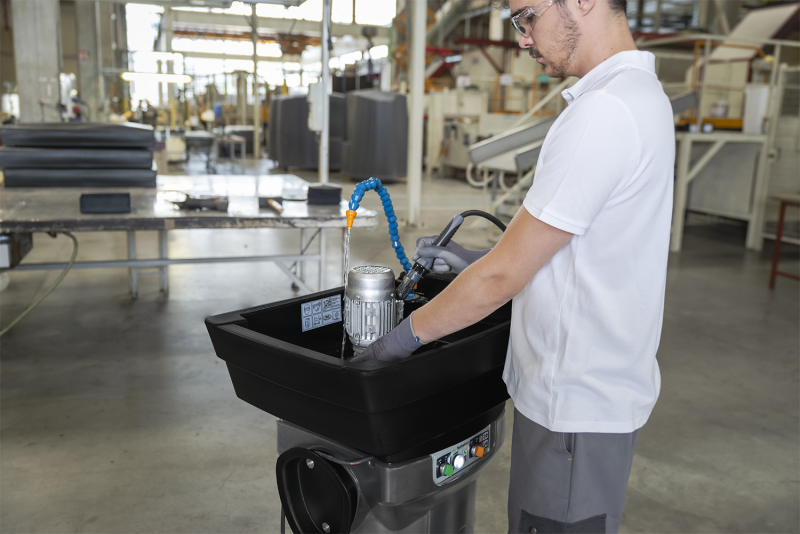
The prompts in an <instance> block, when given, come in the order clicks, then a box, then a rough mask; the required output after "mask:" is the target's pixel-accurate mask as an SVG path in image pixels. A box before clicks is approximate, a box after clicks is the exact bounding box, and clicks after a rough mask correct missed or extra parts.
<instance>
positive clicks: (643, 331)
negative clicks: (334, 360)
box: [360, 0, 674, 533]
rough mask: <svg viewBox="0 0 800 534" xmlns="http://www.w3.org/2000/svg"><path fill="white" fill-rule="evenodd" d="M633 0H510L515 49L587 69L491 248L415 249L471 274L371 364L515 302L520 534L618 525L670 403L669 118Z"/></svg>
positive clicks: (382, 343) (382, 344)
mask: <svg viewBox="0 0 800 534" xmlns="http://www.w3.org/2000/svg"><path fill="white" fill-rule="evenodd" d="M625 4H626V0H511V1H510V10H511V14H512V18H511V21H512V24H513V26H514V27H515V28H516V29H517V31H518V32H519V34H520V37H519V43H520V46H521V47H522V48H525V49H527V50H528V52H529V54H530V56H531V57H532V58H534V59H535V60H536V61H537V62H538V63H540V64H541V65H543V66H544V69H545V72H546V73H547V74H548V75H549V76H551V77H556V78H558V77H564V76H577V77H578V78H580V79H579V81H578V82H577V83H576V84H575V85H574V86H573V87H572V88H570V89H567V90H565V91H564V92H563V96H564V98H565V99H566V100H567V103H568V104H569V105H568V107H567V109H566V110H565V111H564V112H563V113H562V114H561V116H560V117H559V118H558V120H557V121H556V123H555V124H554V125H553V127H552V128H551V130H550V132H549V133H548V134H547V138H546V140H545V143H544V145H543V147H542V151H541V155H540V156H539V162H538V164H537V168H536V175H535V179H534V182H533V185H532V187H531V189H530V191H529V192H528V194H527V197H526V198H525V201H524V203H523V207H522V208H521V209H520V210H519V212H518V213H517V214H516V216H515V217H514V219H513V220H512V221H511V223H510V225H509V227H508V229H507V230H506V232H505V234H504V235H503V237H502V238H501V239H500V241H499V242H498V243H497V245H496V246H495V247H494V248H493V249H491V251H485V252H476V251H466V250H465V249H463V248H461V247H459V246H458V245H455V244H451V245H448V247H444V248H437V247H429V246H427V245H429V244H430V242H431V240H430V239H427V238H423V239H422V240H420V242H419V243H418V250H417V252H416V254H417V256H422V257H435V258H437V261H436V264H435V266H438V267H437V268H439V269H441V268H442V267H444V268H448V267H449V268H451V269H452V270H454V271H456V272H459V271H461V270H462V269H463V272H461V273H460V274H459V276H458V277H457V278H456V279H455V280H454V281H453V282H452V283H451V284H450V285H449V286H448V288H447V289H446V290H445V291H443V292H442V293H441V294H440V295H439V296H438V297H436V298H435V299H433V300H432V301H431V302H430V303H428V304H427V305H426V306H424V307H422V308H420V309H419V310H418V311H416V312H414V314H413V315H412V316H411V317H409V318H407V319H406V320H405V321H403V322H402V323H401V324H400V325H398V327H397V328H395V329H394V330H393V331H392V332H390V333H389V334H387V335H386V336H384V337H383V338H381V339H379V340H378V341H376V342H375V343H374V344H373V345H372V346H371V347H369V348H368V349H367V351H366V352H365V354H364V355H362V357H361V358H360V359H369V358H378V359H382V360H394V359H398V358H403V357H406V356H408V355H409V354H411V352H413V351H414V350H416V349H417V348H418V347H420V346H422V344H424V343H427V342H430V341H433V340H434V339H437V338H440V337H442V336H445V335H447V334H450V333H452V332H454V331H457V330H460V329H462V328H464V327H466V326H468V325H470V324H472V323H474V322H477V321H478V320H480V319H482V318H483V317H485V316H487V315H488V314H489V313H491V312H492V311H494V310H495V309H497V308H498V307H500V306H501V305H503V304H504V303H505V302H507V301H508V300H509V299H512V298H513V313H512V320H511V339H510V342H509V346H508V356H507V359H506V366H505V371H504V375H503V379H504V380H505V382H506V385H507V387H508V390H509V393H510V395H511V398H512V399H513V401H514V405H515V408H516V409H515V413H514V429H513V438H512V449H511V456H512V458H511V483H510V488H509V501H508V521H509V532H525V533H527V532H539V533H542V532H617V531H618V529H619V525H620V520H621V516H622V510H623V506H624V503H625V492H626V489H627V484H628V476H629V474H630V467H631V462H632V459H633V452H634V447H635V444H636V438H637V436H638V433H639V429H640V428H641V427H642V425H644V423H645V422H646V421H647V418H648V417H649V415H650V412H651V411H652V409H653V406H654V404H655V402H656V399H657V397H658V393H659V389H660V375H659V371H658V364H657V363H656V359H655V356H656V350H657V348H658V343H659V339H660V335H661V324H662V317H663V309H664V288H665V282H666V264H667V255H668V246H669V229H670V217H671V211H672V208H671V205H672V182H673V162H674V126H673V119H672V110H671V108H670V104H669V101H668V99H667V97H666V96H665V95H664V92H663V90H662V88H661V85H660V83H659V82H658V79H657V78H656V75H655V71H654V65H655V58H654V57H653V56H652V54H649V53H646V52H639V51H638V50H636V46H635V44H634V42H633V39H632V37H631V34H630V31H629V29H628V24H627V20H626V17H625V8H626V5H625Z"/></svg>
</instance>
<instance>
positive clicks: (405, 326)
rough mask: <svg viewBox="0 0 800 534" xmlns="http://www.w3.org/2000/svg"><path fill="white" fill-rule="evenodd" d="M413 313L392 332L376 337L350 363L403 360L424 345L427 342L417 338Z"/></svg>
mask: <svg viewBox="0 0 800 534" xmlns="http://www.w3.org/2000/svg"><path fill="white" fill-rule="evenodd" d="M411 315H413V313H412V314H411ZM411 315H409V316H408V317H406V318H405V319H404V320H403V321H402V322H401V323H400V324H399V325H397V326H395V327H394V328H393V329H392V330H391V332H389V333H388V334H386V335H384V336H382V337H379V338H378V339H376V340H375V341H374V342H373V343H372V345H370V346H369V347H367V348H366V349H365V350H364V352H362V353H361V354H360V355H358V356H356V357H355V358H353V359H352V360H350V363H358V362H366V361H369V360H383V361H385V362H392V361H395V360H402V359H403V358H407V357H408V356H410V355H411V353H412V352H414V351H415V350H417V349H418V348H420V347H421V346H422V345H424V344H425V343H423V342H421V341H420V340H419V338H417V336H416V335H415V334H414V330H413V329H412V328H411Z"/></svg>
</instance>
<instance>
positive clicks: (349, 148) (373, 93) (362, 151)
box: [342, 89, 422, 182]
mask: <svg viewBox="0 0 800 534" xmlns="http://www.w3.org/2000/svg"><path fill="white" fill-rule="evenodd" d="M420 142H422V140H420ZM407 157H408V110H407V108H406V97H405V95H401V94H397V93H384V92H381V91H377V90H373V89H367V90H364V91H350V92H348V93H347V140H346V141H345V142H344V143H343V144H342V174H344V175H345V176H348V177H349V178H353V179H356V180H366V179H367V178H371V177H375V178H378V179H379V180H381V181H383V182H392V181H394V180H396V179H398V178H401V177H403V176H406V166H407Z"/></svg>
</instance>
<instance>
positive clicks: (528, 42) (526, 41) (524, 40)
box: [519, 34, 533, 48]
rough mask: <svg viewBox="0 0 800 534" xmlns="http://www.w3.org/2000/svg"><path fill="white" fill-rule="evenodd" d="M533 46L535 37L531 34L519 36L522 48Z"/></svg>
mask: <svg viewBox="0 0 800 534" xmlns="http://www.w3.org/2000/svg"><path fill="white" fill-rule="evenodd" d="M531 46H533V39H532V38H531V36H530V35H522V34H520V36H519V47H520V48H530V47H531Z"/></svg>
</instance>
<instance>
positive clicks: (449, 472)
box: [442, 464, 456, 477]
mask: <svg viewBox="0 0 800 534" xmlns="http://www.w3.org/2000/svg"><path fill="white" fill-rule="evenodd" d="M455 472H456V469H455V467H453V466H452V465H450V464H447V465H445V466H444V467H443V468H442V473H444V476H446V477H450V476H453V473H455Z"/></svg>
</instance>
